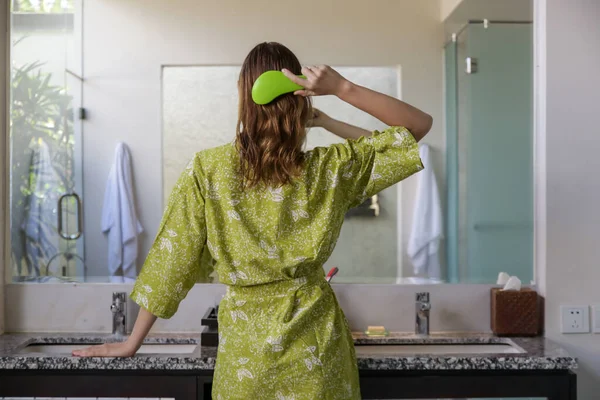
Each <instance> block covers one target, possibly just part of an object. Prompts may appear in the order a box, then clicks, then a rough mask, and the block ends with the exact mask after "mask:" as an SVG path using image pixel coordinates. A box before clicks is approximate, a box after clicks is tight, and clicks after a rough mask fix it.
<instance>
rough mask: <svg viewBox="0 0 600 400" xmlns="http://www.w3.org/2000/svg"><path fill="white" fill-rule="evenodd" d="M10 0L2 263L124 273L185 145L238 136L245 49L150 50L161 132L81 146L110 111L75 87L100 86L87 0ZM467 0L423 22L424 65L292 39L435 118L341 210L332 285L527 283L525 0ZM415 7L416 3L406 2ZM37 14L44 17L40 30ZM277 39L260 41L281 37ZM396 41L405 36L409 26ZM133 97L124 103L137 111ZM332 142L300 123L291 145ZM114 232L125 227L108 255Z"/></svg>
mask: <svg viewBox="0 0 600 400" xmlns="http://www.w3.org/2000/svg"><path fill="white" fill-rule="evenodd" d="M16 3H17V5H18V6H17V7H15V6H13V9H12V28H11V29H12V43H11V65H12V73H11V110H10V116H11V130H10V157H11V170H10V183H11V191H10V204H11V208H10V215H11V219H10V221H11V227H10V233H11V235H10V240H11V250H12V251H11V266H12V268H10V269H7V277H6V278H7V280H8V281H10V282H64V281H67V282H69V281H79V282H124V283H128V282H133V281H134V280H135V277H136V276H137V274H138V272H139V269H140V268H141V265H142V263H143V261H144V259H145V257H146V255H147V253H148V250H149V248H150V245H151V244H152V241H153V239H154V236H155V234H156V231H157V229H158V225H159V222H160V215H159V214H160V213H159V211H162V210H163V208H164V207H165V206H166V200H167V198H168V196H169V194H170V193H171V191H172V189H173V187H174V186H175V182H176V180H177V178H178V177H179V176H180V174H181V172H182V171H183V170H184V169H185V167H186V165H187V163H188V161H189V160H190V158H191V157H192V155H193V154H194V153H195V152H198V151H202V150H204V149H208V148H212V147H216V146H220V145H222V144H225V143H228V142H231V141H232V140H233V139H234V137H235V126H236V122H237V112H238V92H237V79H238V76H239V72H240V67H239V65H240V64H241V61H242V57H243V56H244V55H245V54H246V53H247V51H248V50H249V48H248V49H244V50H243V51H241V50H240V51H238V52H236V53H235V54H233V53H232V55H231V56H227V57H225V61H223V62H221V63H219V62H212V61H211V62H201V61H199V62H189V63H184V64H185V65H181V64H180V63H179V61H178V60H179V59H178V58H177V57H173V58H172V59H169V58H168V57H165V58H161V59H160V61H159V62H158V61H156V60H155V61H156V62H155V64H153V66H150V67H155V68H156V70H157V71H159V70H160V71H161V73H160V74H159V73H158V72H157V73H156V74H155V76H154V78H153V79H154V80H153V81H152V85H154V86H153V91H154V92H153V93H154V95H155V103H153V104H152V107H154V108H151V110H152V111H154V112H156V113H158V110H161V113H160V115H147V117H146V118H147V119H151V120H152V122H151V123H152V124H154V125H155V126H160V127H161V134H160V137H154V136H153V137H150V136H149V137H147V138H146V137H145V135H144V132H143V130H141V131H137V132H136V133H135V135H130V136H128V139H127V140H125V139H123V140H116V141H111V142H110V143H101V141H98V138H92V139H91V140H94V141H97V142H96V143H98V146H97V148H90V147H84V146H83V133H84V132H85V131H86V129H88V128H89V129H90V131H95V132H98V131H99V130H101V129H99V128H98V125H97V124H100V123H102V122H101V121H103V120H106V115H103V114H106V113H109V112H112V111H114V110H109V103H110V102H109V101H106V99H103V100H98V101H96V102H95V103H94V102H91V103H90V104H85V103H84V101H83V99H85V98H86V92H87V91H89V97H88V98H90V99H98V98H101V97H102V94H101V93H98V92H97V90H100V91H101V90H103V89H102V82H101V80H102V74H101V72H99V74H100V75H99V76H100V78H98V79H99V80H98V82H92V81H91V79H92V77H90V82H89V85H88V84H87V83H86V79H87V78H84V73H83V71H84V69H83V64H84V60H89V61H86V62H89V63H90V68H92V69H93V67H94V63H98V61H97V60H95V59H94V58H89V59H86V58H84V54H86V52H88V51H89V52H90V53H92V54H94V53H93V52H94V51H97V49H91V48H86V46H85V42H82V40H81V38H82V33H83V31H84V26H83V21H84V20H83V7H82V1H81V0H73V1H65V2H60V7H59V6H56V7H53V8H44V9H37V10H30V9H29V8H27V5H26V4H25V3H27V4H29V2H18V1H17V2H16ZM21 3H22V4H21ZM58 3H59V2H56V4H58ZM19 4H20V6H19ZM471 4H472V2H469V1H465V2H463V3H462V4H461V5H460V6H459V7H457V9H456V10H455V11H454V12H453V13H452V14H451V15H450V16H449V17H448V18H447V19H446V20H445V21H439V22H437V23H435V24H432V26H431V29H430V30H431V32H425V33H421V34H423V35H425V34H430V35H433V36H435V37H436V38H437V39H436V40H435V51H437V52H441V54H442V57H439V58H436V60H437V62H438V64H437V65H435V66H431V65H426V66H425V65H420V64H419V61H418V60H419V57H420V56H419V54H418V53H419V51H418V50H415V51H414V54H411V55H407V54H405V55H400V56H399V57H396V58H394V57H391V58H390V57H387V58H386V57H382V58H381V60H380V61H377V60H375V61H369V60H365V59H363V58H362V57H361V55H360V51H358V50H357V52H356V55H355V57H354V58H352V57H345V58H344V57H342V58H343V59H344V60H350V61H346V62H333V61H334V60H336V59H337V60H340V59H341V58H340V57H337V58H336V57H332V60H330V59H327V57H325V58H323V57H322V54H323V52H315V53H314V54H310V53H309V52H305V54H302V53H298V55H299V56H300V61H301V62H309V61H313V62H317V63H319V64H320V63H324V64H331V65H332V67H333V68H334V69H336V70H337V71H339V72H340V74H342V75H343V76H344V77H346V78H347V79H349V80H351V81H353V82H355V83H357V84H359V85H362V86H365V87H368V88H371V89H373V90H376V91H379V92H382V93H385V94H387V95H389V96H392V97H396V98H399V99H402V100H405V101H407V102H409V103H415V104H416V105H417V106H419V107H420V108H421V109H423V110H425V111H427V112H431V113H432V114H433V115H434V119H435V125H434V128H433V130H432V131H431V133H430V134H429V135H428V136H427V137H426V138H425V139H424V140H423V141H422V142H421V143H420V147H421V158H422V160H423V163H424V165H425V167H426V168H425V170H424V171H421V172H419V173H417V174H415V175H414V176H411V177H410V178H408V179H406V180H405V181H402V182H401V183H399V184H396V185H394V186H392V187H389V188H387V189H385V190H383V191H382V192H380V193H378V194H377V195H375V196H372V197H370V198H368V199H365V201H364V202H363V203H362V204H360V205H359V206H357V207H354V208H353V209H351V210H349V211H348V212H347V214H346V215H345V222H344V224H343V227H342V230H341V232H340V237H339V240H338V241H337V244H336V247H335V249H334V251H333V253H332V255H331V257H330V258H329V259H328V260H327V261H326V263H325V264H324V268H325V270H326V272H328V271H329V270H330V269H331V268H333V267H338V268H339V272H338V274H337V275H336V276H335V278H334V280H333V282H337V283H407V284H431V283H495V281H496V278H497V277H498V274H499V273H500V272H506V273H508V274H509V275H516V276H518V277H519V278H521V280H522V281H523V282H524V283H529V282H530V281H531V280H532V279H533V134H532V131H533V129H532V125H533V124H532V116H533V34H532V24H531V22H530V21H531V3H530V2H529V1H523V2H520V4H519V5H518V6H517V5H516V3H515V2H512V3H511V5H510V6H508V8H511V9H510V10H509V11H507V10H504V11H503V14H501V15H498V14H497V13H498V10H496V8H495V7H492V6H490V7H487V8H485V7H484V8H483V9H482V8H481V7H478V8H474V7H472V5H471ZM411 10H412V11H413V12H415V13H417V12H418V10H416V7H415V9H414V10H413V9H412V8H411ZM415 15H416V14H415ZM496 17H497V18H496ZM36 18H37V19H39V18H42V19H43V20H44V21H45V23H44V24H43V26H42V24H39V23H38V22H36V21H37V19H36ZM171 28H172V27H171ZM343 29H346V30H351V29H353V28H352V26H346V27H345V28H343ZM284 36H285V35H284ZM285 39H286V38H285V37H283V38H281V39H279V38H274V39H273V40H278V41H281V42H283V43H284V44H286V43H285ZM395 40H397V41H399V42H400V43H401V47H403V48H406V47H407V46H408V44H406V43H409V42H410V41H411V40H413V39H411V38H410V37H407V36H401V37H398V38H397V39H395ZM289 46H290V47H291V48H292V50H294V48H293V45H292V44H289ZM330 47H332V49H331V51H335V49H334V47H335V46H330ZM231 51H233V50H231ZM340 51H344V52H347V50H340ZM114 53H115V54H117V53H118V52H117V51H116V50H115V51H114ZM175 53H176V52H169V54H170V55H171V56H173V54H175ZM107 54H111V52H110V51H109V52H108V53H107ZM318 55H321V56H319V57H317V56H318ZM302 56H305V57H306V60H304V59H303V57H302ZM201 58H202V57H199V59H201ZM186 59H189V58H186ZM217 59H218V57H217ZM231 59H235V60H238V61H237V62H234V63H231V62H230V61H229V60H231ZM390 59H391V60H397V61H394V62H389V61H387V60H390ZM415 59H417V61H415ZM419 70H421V71H419ZM422 70H426V72H423V71H422ZM98 71H101V68H100V67H99V68H98ZM123 71H124V72H123V74H122V76H120V77H118V80H119V82H121V83H120V84H121V85H122V88H120V89H117V90H114V88H111V90H110V91H109V92H110V93H111V94H113V95H116V94H120V96H124V97H126V96H127V94H126V92H127V90H128V88H132V87H135V86H136V85H137V84H138V83H136V82H137V81H136V75H135V72H134V71H130V70H128V69H127V67H126V66H125V67H123ZM423 79H430V80H434V81H435V82H438V84H435V85H425V86H424V87H427V89H426V90H427V92H426V93H425V92H420V91H419V90H417V89H418V87H419V85H422V82H421V81H422V80H423ZM95 84H97V85H100V86H94V85H95ZM113 84H115V82H113V83H111V84H110V85H113ZM98 88H100V89H98ZM416 88H417V89H416ZM107 93H108V92H107ZM136 101H138V100H135V99H129V100H127V102H124V103H123V104H125V103H127V107H133V108H135V107H136ZM96 104H98V105H105V106H106V107H107V108H106V109H103V108H101V107H94V106H95V105H96ZM313 105H314V106H315V107H316V108H317V109H318V110H320V111H321V112H322V113H324V114H325V115H326V116H328V117H330V118H332V119H335V120H339V121H342V122H345V123H348V124H351V125H354V126H357V127H360V128H362V129H366V130H369V131H373V130H382V129H385V128H386V126H385V125H384V124H382V123H381V122H380V121H378V120H377V119H375V118H373V117H372V116H370V115H369V114H367V113H365V112H362V111H360V110H358V109H356V108H354V107H352V106H350V105H348V104H347V103H344V102H342V101H340V100H339V99H337V98H335V97H333V96H326V97H315V98H314V99H313ZM121 115H123V114H121ZM95 116H97V119H96V118H95ZM103 118H104V119H103ZM122 124H123V125H125V126H127V127H128V128H127V129H131V130H137V129H140V128H138V127H143V126H148V125H147V124H145V121H141V120H140V121H137V120H132V121H122ZM107 129H111V128H110V127H107ZM141 129H143V128H141ZM111 140H112V139H111ZM343 140H344V139H342V138H340V137H338V136H336V135H334V134H332V133H331V132H329V131H327V130H326V129H324V128H322V127H312V128H310V129H309V131H308V135H307V140H306V143H305V145H304V149H305V150H311V149H314V148H316V147H320V146H330V145H332V144H334V143H341V142H343ZM119 143H122V145H120V144H119ZM149 148H153V149H154V148H159V149H160V150H159V153H160V154H161V157H162V158H161V160H156V162H155V165H156V167H154V168H153V170H152V174H153V178H152V179H149V180H147V181H146V182H143V183H142V182H141V181H140V177H141V176H145V174H147V173H148V172H147V171H145V170H143V169H140V168H137V167H136V166H137V165H140V164H138V162H139V159H140V158H143V157H144V152H145V151H147V150H148V149H149ZM161 176H162V178H161ZM117 178H124V180H125V181H127V180H129V181H130V188H131V190H132V191H133V198H134V199H135V200H134V203H133V204H132V205H130V206H127V207H126V206H123V205H122V204H121V205H119V204H116V203H115V201H114V200H115V198H116V197H115V194H114V192H111V180H114V179H117ZM84 187H85V189H84ZM91 188H95V189H93V191H92V189H91ZM87 193H94V195H90V196H87V195H86V194H87ZM150 193H151V194H152V195H151V196H148V195H149V194H150ZM149 197H150V198H149ZM150 203H151V204H152V206H150ZM110 210H112V211H113V212H112V214H111V212H110ZM115 210H118V211H119V213H120V214H119V218H121V219H122V218H125V217H124V216H125V215H127V218H128V223H129V225H128V227H127V229H129V231H128V233H127V234H122V235H125V236H127V237H128V238H129V237H130V238H133V239H127V238H125V236H121V237H120V238H115V237H114V236H111V234H110V232H109V230H110V229H109V226H110V224H111V221H113V219H114V218H117V216H116V214H115ZM112 240H116V241H121V242H123V241H126V240H131V241H130V242H129V243H128V245H127V246H124V247H122V253H120V254H119V255H117V256H115V254H114V252H113V253H111V250H110V241H112ZM115 257H117V258H118V260H117V261H115V260H116V259H117V258H115ZM119 257H120V258H119ZM209 262H211V263H214V260H210V261H209ZM199 282H203V283H209V282H212V283H216V282H219V278H218V276H217V275H216V274H214V273H212V274H210V275H206V276H202V277H201V278H199Z"/></svg>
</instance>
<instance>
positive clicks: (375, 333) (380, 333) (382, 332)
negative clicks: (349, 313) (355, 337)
mask: <svg viewBox="0 0 600 400" xmlns="http://www.w3.org/2000/svg"><path fill="white" fill-rule="evenodd" d="M365 335H367V336H369V337H386V336H388V335H389V332H388V331H387V329H385V327H383V326H369V327H368V328H367V330H366V331H365Z"/></svg>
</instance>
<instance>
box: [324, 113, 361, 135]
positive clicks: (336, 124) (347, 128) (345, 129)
mask: <svg viewBox="0 0 600 400" xmlns="http://www.w3.org/2000/svg"><path fill="white" fill-rule="evenodd" d="M323 128H325V129H327V130H328V131H329V132H331V133H333V134H334V135H337V136H339V137H341V138H343V139H358V138H359V137H361V136H370V135H371V132H370V131H368V130H366V129H362V128H359V127H358V126H354V125H350V124H347V123H345V122H342V121H338V120H337V119H333V118H331V119H328V120H327V121H325V122H324V123H323Z"/></svg>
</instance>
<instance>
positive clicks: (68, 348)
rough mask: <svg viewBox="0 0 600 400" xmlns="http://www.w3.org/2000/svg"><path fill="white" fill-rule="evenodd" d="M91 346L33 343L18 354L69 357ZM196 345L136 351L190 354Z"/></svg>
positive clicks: (155, 346) (145, 346) (151, 345)
mask: <svg viewBox="0 0 600 400" xmlns="http://www.w3.org/2000/svg"><path fill="white" fill-rule="evenodd" d="M89 346H91V345H90V344H40V343H34V344H30V345H29V346H27V347H24V348H23V349H21V350H20V351H19V354H30V353H35V354H53V355H54V354H56V355H70V354H71V353H72V352H73V350H78V349H83V348H86V347H89ZM196 347H197V345H196V344H172V343H169V344H163V343H148V344H143V345H142V347H141V348H140V349H139V350H138V354H190V353H193V352H194V350H195V349H196Z"/></svg>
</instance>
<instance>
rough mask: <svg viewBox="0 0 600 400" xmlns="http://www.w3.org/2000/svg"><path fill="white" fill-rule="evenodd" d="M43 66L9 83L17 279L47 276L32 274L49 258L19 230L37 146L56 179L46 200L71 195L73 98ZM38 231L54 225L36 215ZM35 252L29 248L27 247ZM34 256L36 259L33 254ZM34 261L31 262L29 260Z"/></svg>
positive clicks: (19, 71) (20, 72) (26, 69)
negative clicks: (43, 149) (44, 150)
mask: <svg viewBox="0 0 600 400" xmlns="http://www.w3.org/2000/svg"><path fill="white" fill-rule="evenodd" d="M42 67H43V64H42V63H40V62H34V63H31V64H27V65H24V66H21V67H13V68H12V77H11V110H10V116H11V118H10V136H11V154H12V165H11V168H12V171H11V177H12V179H11V240H12V246H11V247H12V251H13V254H12V258H13V265H14V271H13V272H14V274H15V275H18V276H20V275H23V274H25V275H37V274H40V273H41V274H45V273H47V271H43V270H42V271H39V270H37V269H38V268H33V267H32V266H36V265H40V264H41V265H46V264H47V262H48V260H49V258H50V257H52V255H53V254H45V253H47V252H48V251H47V250H45V249H44V246H43V245H42V244H37V248H35V249H34V251H32V249H31V248H29V249H27V250H26V248H25V246H26V244H25V237H24V234H23V231H22V229H21V227H22V223H23V220H24V218H25V215H26V213H27V211H28V210H27V207H28V201H29V200H30V197H31V196H32V195H33V193H32V190H31V188H33V187H35V186H36V182H35V179H36V178H37V177H38V172H39V170H40V168H41V166H40V165H36V159H35V158H33V157H32V152H33V149H34V148H35V146H36V145H39V144H40V143H41V142H43V143H45V145H47V146H48V148H49V154H50V156H51V160H52V161H51V164H52V167H53V169H54V172H55V174H56V176H57V179H56V184H53V185H48V187H47V188H46V190H47V192H46V195H48V196H50V197H52V198H58V196H60V195H61V194H62V193H65V192H69V191H71V190H72V189H73V185H74V180H73V166H72V160H73V151H74V137H73V110H72V97H71V96H70V95H68V94H67V93H66V90H65V88H64V87H63V86H57V85H53V84H52V83H51V78H52V76H51V74H49V73H44V72H43V70H42ZM39 218H41V219H42V220H40V221H37V222H38V223H39V224H40V226H42V227H45V228H46V229H48V230H50V231H52V232H54V233H55V231H56V220H54V218H52V216H51V215H50V214H49V213H44V214H40V215H39ZM32 245H33V246H36V244H35V243H33V244H32V243H31V242H29V246H32ZM35 253H37V254H35ZM33 258H35V259H33Z"/></svg>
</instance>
